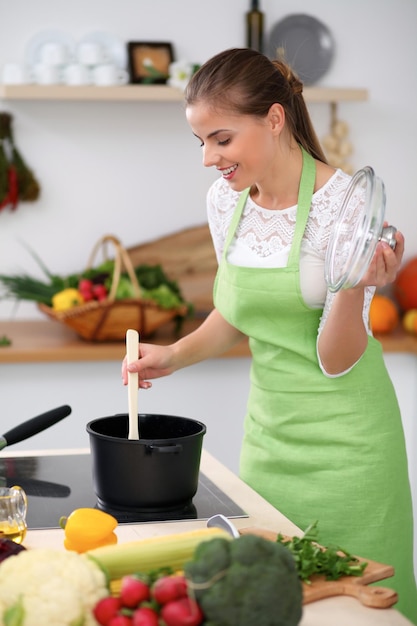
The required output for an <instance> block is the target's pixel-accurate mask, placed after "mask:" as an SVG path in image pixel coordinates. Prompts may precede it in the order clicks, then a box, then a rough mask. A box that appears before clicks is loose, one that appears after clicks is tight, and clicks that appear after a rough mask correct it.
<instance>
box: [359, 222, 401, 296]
mask: <svg viewBox="0 0 417 626" xmlns="http://www.w3.org/2000/svg"><path fill="white" fill-rule="evenodd" d="M385 225H386V224H385ZM395 240H396V242H397V245H396V247H395V250H393V249H392V248H391V247H390V246H389V244H387V243H386V242H385V241H380V242H379V243H378V245H377V247H376V250H375V254H374V256H373V259H372V261H371V264H370V266H369V268H368V270H367V272H366V274H365V275H364V276H363V278H362V280H361V281H360V282H359V283H358V286H360V287H367V286H375V287H385V285H388V284H389V283H392V282H394V280H395V278H396V276H397V273H398V270H399V269H400V265H401V261H402V258H403V256H404V236H403V234H402V233H400V232H399V231H397V232H396V233H395Z"/></svg>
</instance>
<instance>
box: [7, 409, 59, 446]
mask: <svg viewBox="0 0 417 626" xmlns="http://www.w3.org/2000/svg"><path fill="white" fill-rule="evenodd" d="M70 413H71V407H70V406H68V405H67V404H64V405H63V406H59V407H57V408H56V409H52V410H51V411H47V412H46V413H42V414H41V415H38V416H37V417H32V419H30V420H27V421H26V422H23V423H22V424H19V425H18V426H15V427H14V428H12V429H11V430H8V431H7V433H5V434H4V435H3V437H0V450H1V448H4V447H5V446H11V445H12V444H14V443H18V442H19V441H23V440H24V439H27V438H28V437H33V435H37V434H38V433H40V432H42V430H45V429H46V428H49V427H50V426H53V425H54V424H56V423H57V422H59V421H60V420H62V419H64V417H67V415H69V414H70ZM4 440H5V443H4ZM2 443H3V445H2Z"/></svg>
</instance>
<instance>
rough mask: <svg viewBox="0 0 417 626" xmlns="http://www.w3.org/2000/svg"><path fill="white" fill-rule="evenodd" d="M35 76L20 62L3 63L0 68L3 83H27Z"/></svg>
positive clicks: (32, 80)
mask: <svg viewBox="0 0 417 626" xmlns="http://www.w3.org/2000/svg"><path fill="white" fill-rule="evenodd" d="M34 80H35V77H34V75H33V72H32V71H31V70H30V68H29V67H26V66H25V65H22V64H21V63H5V64H4V66H3V70H2V82H3V83H4V84H5V85H28V84H30V83H33V82H34Z"/></svg>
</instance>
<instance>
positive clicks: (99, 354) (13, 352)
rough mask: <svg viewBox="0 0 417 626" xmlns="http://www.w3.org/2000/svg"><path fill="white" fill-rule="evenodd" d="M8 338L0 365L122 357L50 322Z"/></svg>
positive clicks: (160, 335)
mask: <svg viewBox="0 0 417 626" xmlns="http://www.w3.org/2000/svg"><path fill="white" fill-rule="evenodd" d="M201 323H202V320H201V319H193V320H186V321H185V323H184V325H183V328H182V331H181V335H185V334H187V333H189V332H191V331H192V330H194V329H196V328H197V327H198V326H199V325H200V324H201ZM3 335H6V336H7V337H8V338H9V339H11V341H12V344H11V345H10V346H2V347H0V363H41V362H59V361H61V362H69V361H121V360H122V359H123V357H124V355H125V345H124V342H120V343H118V342H114V343H94V342H88V341H84V340H83V339H80V338H79V337H78V336H77V335H76V334H75V332H74V331H72V330H71V329H69V328H67V327H66V326H64V325H63V324H60V323H59V322H54V321H50V320H19V321H11V322H8V321H2V322H0V337H1V336H3ZM175 338H176V336H175V333H174V323H169V324H166V325H165V326H163V327H162V328H161V329H159V330H158V331H157V332H156V333H155V334H154V335H153V336H152V338H150V339H148V340H144V341H150V342H153V343H159V344H168V343H171V342H172V341H174V340H175ZM377 339H378V340H379V341H381V344H382V347H383V350H384V352H407V353H411V354H415V355H417V336H414V335H411V334H407V333H406V332H405V331H403V330H402V329H401V328H400V327H398V328H397V329H396V330H395V331H394V332H392V333H390V334H387V335H381V336H378V337H377ZM249 356H250V352H249V347H248V342H247V340H243V341H242V342H241V343H240V344H238V345H237V346H235V347H234V348H233V349H232V350H229V351H228V352H226V353H225V354H224V355H222V358H225V357H226V358H227V357H249Z"/></svg>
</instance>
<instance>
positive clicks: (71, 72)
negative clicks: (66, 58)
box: [63, 63, 93, 85]
mask: <svg viewBox="0 0 417 626" xmlns="http://www.w3.org/2000/svg"><path fill="white" fill-rule="evenodd" d="M63 73H64V83H65V84H66V85H91V83H92V82H93V81H92V77H91V71H90V70H89V68H88V67H87V66H86V65H81V63H73V64H71V65H67V67H65V68H64V71H63Z"/></svg>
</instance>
